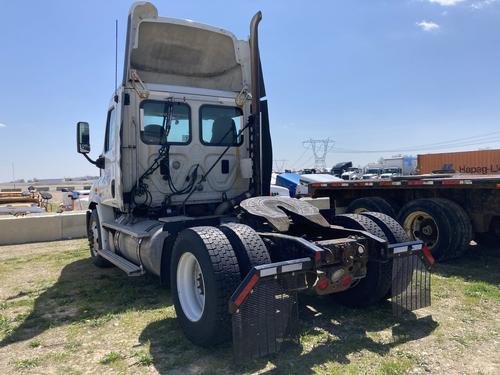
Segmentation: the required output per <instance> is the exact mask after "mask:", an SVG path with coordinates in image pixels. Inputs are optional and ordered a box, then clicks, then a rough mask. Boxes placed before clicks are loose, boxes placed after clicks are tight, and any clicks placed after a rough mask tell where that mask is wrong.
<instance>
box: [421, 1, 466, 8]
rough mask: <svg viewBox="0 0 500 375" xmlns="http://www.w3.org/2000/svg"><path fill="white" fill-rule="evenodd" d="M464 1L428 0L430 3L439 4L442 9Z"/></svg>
mask: <svg viewBox="0 0 500 375" xmlns="http://www.w3.org/2000/svg"><path fill="white" fill-rule="evenodd" d="M463 1H465V0H429V2H430V3H434V4H439V5H441V6H443V7H452V6H454V5H457V4H458V3H461V2H463Z"/></svg>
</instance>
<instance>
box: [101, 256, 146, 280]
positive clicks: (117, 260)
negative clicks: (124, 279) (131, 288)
mask: <svg viewBox="0 0 500 375" xmlns="http://www.w3.org/2000/svg"><path fill="white" fill-rule="evenodd" d="M97 253H98V254H99V255H100V256H102V257H103V258H104V259H106V260H108V261H109V262H111V263H112V264H114V265H115V266H116V267H118V268H119V269H121V270H122V271H123V272H125V273H126V274H127V276H141V275H143V274H144V270H143V269H142V267H140V266H138V265H137V264H135V263H132V262H130V261H129V260H127V259H125V258H124V257H122V256H120V255H118V254H116V253H114V252H112V251H109V250H97Z"/></svg>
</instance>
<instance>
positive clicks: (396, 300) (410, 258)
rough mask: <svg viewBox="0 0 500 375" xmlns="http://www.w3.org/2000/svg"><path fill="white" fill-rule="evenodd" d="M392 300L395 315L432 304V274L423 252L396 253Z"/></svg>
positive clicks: (393, 264)
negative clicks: (423, 257)
mask: <svg viewBox="0 0 500 375" xmlns="http://www.w3.org/2000/svg"><path fill="white" fill-rule="evenodd" d="M391 302H392V311H393V313H394V315H395V316H401V315H403V314H405V313H407V312H410V311H413V310H418V309H421V308H423V307H427V306H430V304H431V274H430V272H429V270H428V266H427V264H426V263H425V262H424V261H423V259H422V253H421V252H420V253H410V254H405V253H403V254H397V255H396V254H395V256H394V258H393V263H392V297H391Z"/></svg>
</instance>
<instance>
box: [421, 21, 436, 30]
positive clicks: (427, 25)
mask: <svg viewBox="0 0 500 375" xmlns="http://www.w3.org/2000/svg"><path fill="white" fill-rule="evenodd" d="M417 26H418V27H420V28H421V29H422V30H424V31H434V30H437V29H439V25H438V24H437V23H435V22H432V21H430V22H428V21H420V22H417Z"/></svg>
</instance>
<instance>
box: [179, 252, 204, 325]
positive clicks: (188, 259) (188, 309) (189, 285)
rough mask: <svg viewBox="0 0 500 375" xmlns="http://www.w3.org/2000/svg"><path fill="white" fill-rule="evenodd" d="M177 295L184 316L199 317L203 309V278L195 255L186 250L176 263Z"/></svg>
mask: <svg viewBox="0 0 500 375" xmlns="http://www.w3.org/2000/svg"><path fill="white" fill-rule="evenodd" d="M177 295H178V297H179V302H180V304H181V307H182V311H183V312H184V315H185V316H186V318H188V319H189V320H190V321H192V322H197V321H199V320H200V319H201V316H202V315H203V311H204V310H205V279H204V278H203V272H202V270H201V267H200V264H199V263H198V260H197V259H196V257H195V256H194V255H193V254H192V253H190V252H186V253H184V254H182V256H181V258H180V259H179V263H178V264H177Z"/></svg>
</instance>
